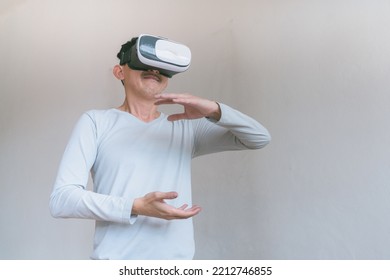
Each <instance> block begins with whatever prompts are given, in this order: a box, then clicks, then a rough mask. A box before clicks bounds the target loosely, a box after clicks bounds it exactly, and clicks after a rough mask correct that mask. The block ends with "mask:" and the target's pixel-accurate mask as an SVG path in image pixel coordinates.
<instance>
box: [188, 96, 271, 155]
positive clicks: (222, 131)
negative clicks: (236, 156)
mask: <svg viewBox="0 0 390 280" xmlns="http://www.w3.org/2000/svg"><path fill="white" fill-rule="evenodd" d="M219 106H220V108H221V119H220V120H219V121H216V120H212V119H206V118H204V119H200V120H198V122H197V123H196V124H195V126H194V134H195V136H194V137H195V138H194V149H193V157H196V156H200V155H204V154H210V153H216V152H222V151H233V150H245V149H261V148H263V147H265V146H266V145H267V144H268V143H269V142H270V141H271V136H270V134H269V132H268V130H267V129H266V128H265V127H264V126H263V125H262V124H260V123H259V122H257V121H256V120H254V119H253V118H251V117H249V116H247V115H245V114H243V113H241V112H239V111H237V110H235V109H233V108H231V107H229V106H227V105H225V104H222V103H219Z"/></svg>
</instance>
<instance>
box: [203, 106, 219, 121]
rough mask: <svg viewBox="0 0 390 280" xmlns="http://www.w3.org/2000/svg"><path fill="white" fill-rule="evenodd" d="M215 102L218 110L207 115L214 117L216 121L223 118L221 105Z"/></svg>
mask: <svg viewBox="0 0 390 280" xmlns="http://www.w3.org/2000/svg"><path fill="white" fill-rule="evenodd" d="M215 104H217V110H216V111H214V112H213V113H212V114H210V115H209V116H206V118H207V119H213V120H216V121H219V120H220V119H221V114H222V113H221V107H220V106H219V103H218V102H215Z"/></svg>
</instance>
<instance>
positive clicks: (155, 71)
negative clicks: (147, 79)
mask: <svg viewBox="0 0 390 280" xmlns="http://www.w3.org/2000/svg"><path fill="white" fill-rule="evenodd" d="M148 72H153V73H155V74H160V71H158V70H157V69H149V70H148Z"/></svg>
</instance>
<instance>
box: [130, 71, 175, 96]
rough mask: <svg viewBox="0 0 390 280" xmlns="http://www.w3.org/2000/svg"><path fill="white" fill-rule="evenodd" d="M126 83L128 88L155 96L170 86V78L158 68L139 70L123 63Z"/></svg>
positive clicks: (137, 92)
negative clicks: (160, 72)
mask: <svg viewBox="0 0 390 280" xmlns="http://www.w3.org/2000/svg"><path fill="white" fill-rule="evenodd" d="M122 68H123V73H124V77H125V79H124V83H125V88H126V90H128V89H129V90H130V91H132V92H134V93H136V94H141V95H144V97H154V96H155V95H156V94H159V93H162V92H163V91H164V90H165V88H166V87H167V86H168V78H167V77H165V76H163V75H161V74H159V72H158V71H157V70H149V71H139V70H133V69H130V68H129V67H128V66H127V65H123V66H122Z"/></svg>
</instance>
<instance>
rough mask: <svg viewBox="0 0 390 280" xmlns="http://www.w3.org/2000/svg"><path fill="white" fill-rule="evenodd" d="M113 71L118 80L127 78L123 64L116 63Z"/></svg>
mask: <svg viewBox="0 0 390 280" xmlns="http://www.w3.org/2000/svg"><path fill="white" fill-rule="evenodd" d="M112 73H113V74H114V76H115V78H117V79H118V80H121V81H122V80H124V79H125V75H124V73H123V69H122V66H120V65H115V66H114V69H113V70H112Z"/></svg>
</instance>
